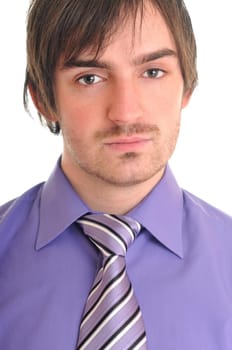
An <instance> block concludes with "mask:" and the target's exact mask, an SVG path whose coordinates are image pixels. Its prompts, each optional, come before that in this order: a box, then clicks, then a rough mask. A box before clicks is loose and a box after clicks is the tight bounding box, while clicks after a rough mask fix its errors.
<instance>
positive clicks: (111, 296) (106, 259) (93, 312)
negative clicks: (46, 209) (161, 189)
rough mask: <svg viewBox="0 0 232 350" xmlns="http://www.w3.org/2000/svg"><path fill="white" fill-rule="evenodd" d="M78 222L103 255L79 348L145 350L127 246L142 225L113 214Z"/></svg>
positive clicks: (85, 311) (88, 301)
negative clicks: (127, 270)
mask: <svg viewBox="0 0 232 350" xmlns="http://www.w3.org/2000/svg"><path fill="white" fill-rule="evenodd" d="M77 222H78V223H79V224H80V225H81V226H82V229H83V231H84V233H85V234H86V235H87V236H88V237H89V239H90V240H91V241H92V242H93V243H94V244H95V245H96V246H97V248H98V249H99V250H100V251H101V253H102V255H103V263H102V267H101V269H100V270H99V272H98V274H97V276H96V278H95V281H94V284H93V287H92V289H91V291H90V293H89V296H88V299H87V302H86V305H85V310H84V314H83V318H82V321H81V325H80V334H79V339H78V345H77V349H78V350H83V349H84V350H110V349H112V350H132V349H133V350H145V349H146V348H147V347H146V335H145V330H144V324H143V319H142V314H141V311H140V308H139V306H138V302H137V300H136V298H135V295H134V292H133V288H132V286H131V283H130V281H129V278H128V275H127V273H126V263H125V254H126V251H127V247H128V246H129V244H130V243H132V242H133V240H134V239H135V236H136V235H137V234H138V233H139V231H140V229H141V226H140V224H139V223H138V222H136V221H135V220H132V219H131V218H128V217H125V216H115V215H109V214H100V215H99V214H87V215H85V216H83V217H81V218H80V219H79V220H78V221H77Z"/></svg>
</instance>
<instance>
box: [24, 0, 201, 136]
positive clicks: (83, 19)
mask: <svg viewBox="0 0 232 350" xmlns="http://www.w3.org/2000/svg"><path fill="white" fill-rule="evenodd" d="M146 1H150V2H151V3H152V4H153V6H154V7H155V8H157V9H158V10H159V11H160V13H161V14H162V16H163V17H164V19H165V21H166V23H167V26H168V28H169V30H170V31H171V33H172V35H173V38H174V41H175V44H176V47H177V52H178V56H179V61H180V67H181V71H182V75H183V80H184V85H185V91H187V90H189V91H193V90H194V88H195V86H196V83H197V69H196V43H195V37H194V33H193V29H192V24H191V19H190V17H189V14H188V11H187V9H186V7H185V4H184V2H183V1H182V0H116V1H115V0H32V1H31V5H30V8H29V12H28V23H27V69H26V78H25V85H24V105H25V108H26V109H27V110H28V94H27V92H28V87H29V86H30V87H31V88H32V89H33V91H34V93H35V95H36V96H37V100H38V101H39V102H40V105H41V106H42V107H43V110H44V111H45V112H46V113H45V114H48V115H49V114H50V115H52V114H54V113H56V100H55V95H54V72H55V69H56V67H57V64H58V61H59V60H60V59H61V57H62V61H63V63H64V64H65V65H68V63H69V62H70V61H72V60H73V59H75V58H77V57H78V55H79V54H80V53H81V52H83V50H85V49H87V48H93V49H94V51H95V54H96V55H97V54H98V53H99V51H100V50H101V49H102V48H103V45H107V42H108V40H109V39H110V38H111V36H112V35H113V34H114V33H115V32H116V30H117V25H118V24H119V23H120V25H121V24H122V23H123V21H126V19H127V18H128V16H131V15H132V16H133V18H135V19H136V16H137V13H138V12H139V11H140V10H141V13H142V12H143V11H142V10H143V8H144V3H145V2H146ZM38 114H39V117H40V120H41V121H42V122H43V121H45V123H46V124H47V126H48V127H49V129H50V130H51V132H53V133H55V134H58V133H59V132H60V126H59V124H58V123H57V122H52V121H49V120H46V118H44V117H43V116H42V115H41V114H40V113H39V112H38Z"/></svg>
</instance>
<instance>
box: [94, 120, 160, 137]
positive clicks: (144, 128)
mask: <svg viewBox="0 0 232 350" xmlns="http://www.w3.org/2000/svg"><path fill="white" fill-rule="evenodd" d="M154 131H155V132H156V133H159V132H160V129H159V128H158V126H157V125H149V124H141V123H134V124H127V125H115V126H114V127H112V128H110V129H108V130H105V131H98V132H97V133H96V138H98V139H104V138H107V137H115V136H132V135H136V134H144V133H150V132H154Z"/></svg>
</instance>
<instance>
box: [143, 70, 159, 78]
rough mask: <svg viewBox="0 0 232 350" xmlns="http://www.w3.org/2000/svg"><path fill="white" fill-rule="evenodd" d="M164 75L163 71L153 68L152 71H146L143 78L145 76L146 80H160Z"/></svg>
mask: <svg viewBox="0 0 232 350" xmlns="http://www.w3.org/2000/svg"><path fill="white" fill-rule="evenodd" d="M163 74H164V71H163V70H161V69H157V68H152V69H148V70H146V72H145V73H144V75H143V76H145V77H146V78H160V77H162V76H163Z"/></svg>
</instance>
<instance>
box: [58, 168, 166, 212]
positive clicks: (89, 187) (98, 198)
mask: <svg viewBox="0 0 232 350" xmlns="http://www.w3.org/2000/svg"><path fill="white" fill-rule="evenodd" d="M62 168H63V171H64V173H65V175H66V176H67V178H68V179H69V181H70V182H71V184H72V186H73V188H74V189H75V191H76V192H77V193H78V195H79V196H80V197H81V199H82V200H83V202H85V203H86V204H87V206H88V207H89V208H90V209H91V210H92V211H98V212H104V213H111V214H118V215H123V214H126V213H127V212H129V211H130V210H132V209H133V208H134V207H135V206H137V205H138V204H139V203H140V202H141V201H142V200H143V199H144V198H145V197H146V196H147V195H148V193H149V192H150V191H151V190H152V189H153V187H154V186H155V185H156V184H157V183H158V182H159V181H160V179H161V178H162V176H163V173H164V168H162V169H161V170H160V171H159V172H158V173H156V174H155V175H154V176H153V177H152V178H151V179H149V180H147V181H144V182H141V183H138V184H134V185H131V186H119V185H112V184H110V183H106V182H105V181H103V180H101V179H99V178H96V177H93V176H92V175H89V174H87V173H86V172H83V171H82V170H81V169H79V171H78V172H77V173H76V174H75V176H72V171H71V169H69V168H68V167H67V166H66V164H65V165H64V164H63V162H62Z"/></svg>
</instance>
